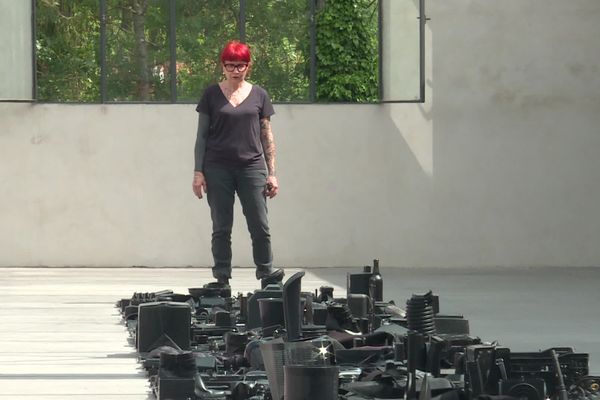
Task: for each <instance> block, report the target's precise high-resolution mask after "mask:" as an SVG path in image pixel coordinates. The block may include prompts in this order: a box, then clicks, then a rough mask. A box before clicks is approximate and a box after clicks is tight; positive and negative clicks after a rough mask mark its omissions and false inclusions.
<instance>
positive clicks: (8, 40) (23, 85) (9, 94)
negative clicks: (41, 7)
mask: <svg viewBox="0 0 600 400" xmlns="http://www.w3.org/2000/svg"><path fill="white" fill-rule="evenodd" d="M0 10H1V11H2V14H0V37H2V39H1V40H0V54H2V57H0V76H2V79H0V100H31V98H32V94H33V90H32V89H33V67H32V59H33V58H32V54H31V51H32V46H31V43H32V40H31V2H29V1H21V2H15V1H12V0H0Z"/></svg>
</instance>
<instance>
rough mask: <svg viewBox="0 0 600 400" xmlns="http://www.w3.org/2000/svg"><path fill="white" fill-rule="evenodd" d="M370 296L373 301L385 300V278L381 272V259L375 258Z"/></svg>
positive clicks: (370, 283) (370, 282) (370, 279)
mask: <svg viewBox="0 0 600 400" xmlns="http://www.w3.org/2000/svg"><path fill="white" fill-rule="evenodd" d="M369 296H370V297H371V299H373V301H383V278H382V277H381V274H380V273H379V260H373V273H372V275H371V277H370V278H369Z"/></svg>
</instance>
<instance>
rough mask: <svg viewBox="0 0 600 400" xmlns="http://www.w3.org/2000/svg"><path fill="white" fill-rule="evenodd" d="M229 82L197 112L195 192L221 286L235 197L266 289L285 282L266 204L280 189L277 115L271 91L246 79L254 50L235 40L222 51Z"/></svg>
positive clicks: (208, 92)
mask: <svg viewBox="0 0 600 400" xmlns="http://www.w3.org/2000/svg"><path fill="white" fill-rule="evenodd" d="M221 64H222V68H223V75H224V76H225V79H224V80H223V81H221V82H220V83H218V84H214V85H211V86H209V87H208V88H206V89H205V91H204V93H203V95H202V98H201V99H200V102H199V103H198V106H197V107H196V111H197V112H198V115H199V118H198V133H197V137H196V146H195V152H194V153H195V168H194V181H193V185H192V186H193V190H194V194H195V195H196V196H197V197H198V198H199V199H202V196H203V193H206V195H207V199H208V204H209V206H210V215H211V218H212V223H213V233H212V254H213V259H214V266H213V269H212V271H213V276H214V277H215V278H216V279H217V283H218V284H219V285H220V286H227V285H229V279H230V278H231V229H232V226H233V204H234V201H235V193H237V195H238V197H239V199H240V203H241V205H242V210H243V211H244V215H245V216H246V222H247V224H248V230H249V231H250V236H251V238H252V254H253V257H254V263H255V264H256V279H260V280H261V281H262V285H263V287H264V286H265V285H266V284H269V283H277V282H281V280H282V278H283V275H284V273H283V270H281V269H276V270H273V254H272V252H271V235H270V234H269V225H268V221H267V200H266V198H267V197H269V198H273V197H275V196H276V195H277V192H278V191H279V185H278V183H277V178H276V176H275V143H274V141H273V132H272V131H271V121H270V117H271V115H273V114H274V113H275V111H274V110H273V105H272V104H271V100H270V99H269V95H268V94H267V92H266V91H265V90H264V89H263V88H261V87H259V86H257V85H253V84H251V83H249V82H248V81H246V76H247V75H248V71H249V70H250V68H251V65H252V63H251V59H250V49H249V48H248V46H247V45H246V44H244V43H240V42H238V41H231V42H229V43H227V44H226V45H225V47H224V48H223V51H222V52H221Z"/></svg>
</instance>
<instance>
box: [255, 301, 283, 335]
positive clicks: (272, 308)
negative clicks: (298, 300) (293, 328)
mask: <svg viewBox="0 0 600 400" xmlns="http://www.w3.org/2000/svg"><path fill="white" fill-rule="evenodd" d="M258 308H259V310H260V324H261V327H262V328H263V329H264V328H269V327H273V326H284V325H285V318H284V312H283V299H282V298H272V297H265V298H262V299H258Z"/></svg>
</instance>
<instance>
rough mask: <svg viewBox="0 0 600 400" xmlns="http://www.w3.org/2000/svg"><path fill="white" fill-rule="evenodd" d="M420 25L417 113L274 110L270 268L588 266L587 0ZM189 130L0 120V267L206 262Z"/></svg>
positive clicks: (19, 113) (206, 229) (434, 6)
mask: <svg viewBox="0 0 600 400" xmlns="http://www.w3.org/2000/svg"><path fill="white" fill-rule="evenodd" d="M427 10H428V16H429V17H431V18H432V20H431V21H429V22H428V32H427V34H428V39H427V42H428V49H429V50H428V58H429V62H428V65H429V67H428V71H427V83H428V84H427V102H426V103H425V104H395V105H327V106H324V105H278V106H277V107H276V111H277V115H276V116H275V117H274V120H273V124H274V131H275V134H276V141H277V144H278V153H279V156H278V160H279V179H280V184H281V193H280V195H279V196H278V197H277V198H276V199H274V200H273V201H271V202H270V217H271V222H272V233H273V242H274V251H275V256H276V262H277V264H279V265H284V266H331V265H333V266H335V265H353V266H358V265H362V264H365V263H368V262H369V261H370V259H371V258H373V257H379V258H380V259H381V260H382V265H393V266H496V265H503V266H541V265H569V266H589V265H593V266H597V265H600V246H598V245H597V244H598V242H599V240H600V212H599V204H600V185H599V184H598V183H599V172H598V171H600V157H598V156H597V151H598V149H599V148H600V128H599V127H600V90H598V89H599V88H600V78H599V74H598V69H599V66H600V51H598V50H599V49H598V47H599V44H598V41H597V38H598V37H599V36H600V25H599V24H597V20H598V17H599V16H600V2H598V1H596V0H571V1H568V2H567V1H562V0H503V1H501V2H496V1H494V2H490V1H467V0H429V1H428V4H427ZM194 125H195V113H194V111H193V106H191V105H107V106H99V105H28V104H7V103H4V104H0V194H1V196H0V221H1V224H0V265H2V266H4V265H123V266H128V265H169V266H175V265H210V264H211V257H210V253H209V249H210V245H209V242H210V218H209V214H208V208H207V205H206V204H205V203H204V202H203V201H198V200H197V199H196V198H194V196H193V195H192V192H191V178H192V173H191V169H192V164H193V157H192V147H193V142H194V128H195V126H194ZM236 212H237V216H238V218H237V220H236V226H235V231H234V238H233V240H234V263H235V264H238V265H251V264H252V262H251V256H250V254H251V253H250V244H249V240H248V237H247V236H248V234H247V232H246V228H245V223H244V221H243V216H242V215H241V212H240V211H239V208H238V209H237V210H236Z"/></svg>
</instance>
